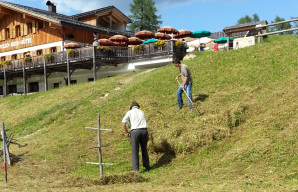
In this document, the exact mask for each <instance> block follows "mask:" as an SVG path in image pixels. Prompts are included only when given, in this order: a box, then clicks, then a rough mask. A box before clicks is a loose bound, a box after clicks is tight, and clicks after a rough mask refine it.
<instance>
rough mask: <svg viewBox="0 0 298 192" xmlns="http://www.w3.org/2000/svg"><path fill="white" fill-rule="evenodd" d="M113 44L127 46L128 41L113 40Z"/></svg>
mask: <svg viewBox="0 0 298 192" xmlns="http://www.w3.org/2000/svg"><path fill="white" fill-rule="evenodd" d="M113 46H118V47H126V46H127V43H126V42H117V41H115V42H113Z"/></svg>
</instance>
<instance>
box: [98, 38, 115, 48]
mask: <svg viewBox="0 0 298 192" xmlns="http://www.w3.org/2000/svg"><path fill="white" fill-rule="evenodd" d="M98 43H99V44H100V45H102V46H113V45H114V43H113V41H110V40H109V39H99V40H98Z"/></svg>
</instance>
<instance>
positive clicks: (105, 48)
mask: <svg viewBox="0 0 298 192" xmlns="http://www.w3.org/2000/svg"><path fill="white" fill-rule="evenodd" d="M96 49H98V50H99V51H100V52H102V53H110V52H112V49H111V48H110V47H103V46H98V47H96Z"/></svg>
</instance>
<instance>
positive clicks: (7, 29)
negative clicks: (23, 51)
mask: <svg viewBox="0 0 298 192" xmlns="http://www.w3.org/2000/svg"><path fill="white" fill-rule="evenodd" d="M5 39H10V30H9V28H6V29H5Z"/></svg>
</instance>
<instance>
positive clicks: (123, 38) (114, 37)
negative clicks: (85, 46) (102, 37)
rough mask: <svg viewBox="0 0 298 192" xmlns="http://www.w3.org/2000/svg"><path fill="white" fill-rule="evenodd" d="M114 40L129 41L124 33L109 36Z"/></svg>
mask: <svg viewBox="0 0 298 192" xmlns="http://www.w3.org/2000/svg"><path fill="white" fill-rule="evenodd" d="M109 40H111V41H113V42H128V38H127V37H125V36H123V35H114V36H112V37H110V38H109Z"/></svg>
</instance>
